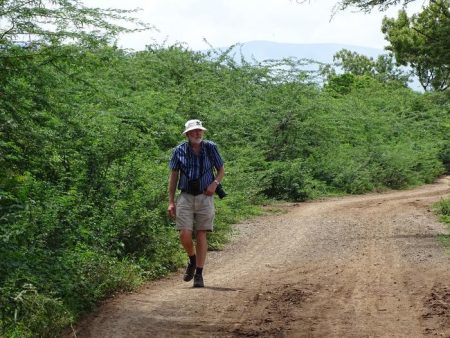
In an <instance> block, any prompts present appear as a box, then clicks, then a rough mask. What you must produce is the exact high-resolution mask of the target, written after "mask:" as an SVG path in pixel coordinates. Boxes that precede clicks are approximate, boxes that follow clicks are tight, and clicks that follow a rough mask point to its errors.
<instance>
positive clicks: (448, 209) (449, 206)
mask: <svg viewBox="0 0 450 338" xmlns="http://www.w3.org/2000/svg"><path fill="white" fill-rule="evenodd" d="M434 209H435V212H436V213H437V214H438V215H439V216H440V218H441V220H442V221H443V222H445V223H446V224H447V227H448V229H449V231H450V199H446V200H441V201H439V202H438V203H436V204H435V205H434ZM439 240H440V242H441V243H442V244H443V245H444V246H445V247H446V248H447V249H449V250H450V235H440V236H439Z"/></svg>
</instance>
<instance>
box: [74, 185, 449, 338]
mask: <svg viewBox="0 0 450 338" xmlns="http://www.w3.org/2000/svg"><path fill="white" fill-rule="evenodd" d="M449 191H450V190H449V178H448V177H447V178H443V179H440V180H439V181H438V182H436V183H435V184H431V185H426V186H423V187H420V188H417V189H413V190H408V191H397V192H389V193H382V194H370V195H364V196H351V197H344V198H333V199H327V200H324V201H318V202H310V203H300V204H297V205H291V206H288V207H287V208H286V210H287V212H286V213H283V214H278V215H271V216H265V217H260V218H257V219H255V220H252V221H249V222H246V223H242V224H237V225H236V226H235V229H236V232H237V234H236V236H235V237H234V239H233V241H232V243H230V244H229V245H227V247H226V248H225V250H223V251H221V252H211V253H210V254H209V256H208V262H207V267H206V268H205V271H204V276H205V284H206V287H205V288H204V289H193V288H192V286H191V285H192V284H191V283H185V282H183V281H182V280H181V278H182V273H183V272H182V271H181V270H180V271H179V272H178V273H177V274H174V275H172V276H170V277H168V278H166V279H163V280H160V281H156V282H152V283H149V284H147V285H146V286H145V287H143V288H142V289H141V290H140V291H139V292H136V293H132V294H127V295H120V296H118V297H116V298H114V299H111V300H109V301H107V302H105V304H103V305H102V306H101V307H100V308H99V309H98V311H96V312H95V313H94V314H92V315H91V316H89V318H86V319H85V320H83V321H82V322H81V323H80V324H79V325H78V326H77V327H76V335H77V337H79V338H81V337H93V338H101V337H109V338H110V337H423V336H438V337H450V254H449V253H448V252H445V250H444V249H443V247H442V246H441V245H440V244H439V243H438V242H437V239H436V237H437V236H438V235H439V234H443V235H446V236H448V231H446V229H445V227H444V226H443V225H442V224H440V223H439V222H438V221H437V219H436V217H435V215H434V214H433V213H432V211H431V208H430V206H431V204H432V203H433V202H435V201H438V200H440V199H441V198H443V197H445V196H449ZM72 336H73V335H72Z"/></svg>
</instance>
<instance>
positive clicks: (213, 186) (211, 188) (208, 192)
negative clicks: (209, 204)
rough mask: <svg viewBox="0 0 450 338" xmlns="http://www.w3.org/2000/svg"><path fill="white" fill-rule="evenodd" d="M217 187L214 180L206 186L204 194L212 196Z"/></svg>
mask: <svg viewBox="0 0 450 338" xmlns="http://www.w3.org/2000/svg"><path fill="white" fill-rule="evenodd" d="M216 188H217V183H216V182H212V183H211V184H210V185H208V188H206V190H205V193H204V194H205V195H207V196H212V195H214V193H215V192H216Z"/></svg>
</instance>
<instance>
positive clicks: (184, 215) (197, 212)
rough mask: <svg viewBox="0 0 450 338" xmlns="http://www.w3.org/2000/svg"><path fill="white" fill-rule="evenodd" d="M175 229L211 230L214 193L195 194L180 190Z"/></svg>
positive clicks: (213, 212)
mask: <svg viewBox="0 0 450 338" xmlns="http://www.w3.org/2000/svg"><path fill="white" fill-rule="evenodd" d="M176 214H177V219H176V224H177V229H178V230H181V229H187V230H191V231H193V230H194V224H195V230H207V231H213V227H214V225H213V221H214V216H215V208H214V195H213V196H207V195H205V194H200V195H197V196H194V195H191V194H188V193H185V192H182V193H181V194H180V195H179V196H178V199H177V207H176Z"/></svg>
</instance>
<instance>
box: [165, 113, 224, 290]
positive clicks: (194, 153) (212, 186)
mask: <svg viewBox="0 0 450 338" xmlns="http://www.w3.org/2000/svg"><path fill="white" fill-rule="evenodd" d="M205 130H206V128H204V127H203V125H202V122H201V121H200V120H189V121H187V122H186V124H185V130H184V131H183V134H184V135H185V136H186V137H187V141H186V142H183V143H181V144H179V145H178V146H177V147H176V148H175V149H174V151H173V154H172V158H171V160H170V163H169V167H170V170H171V172H170V176H169V207H168V209H167V211H168V214H169V216H170V217H172V218H175V219H176V227H177V229H178V230H179V232H180V241H181V244H182V246H183V248H184V249H185V251H186V253H187V254H188V256H189V262H188V265H187V267H186V272H185V274H184V278H183V280H184V281H186V282H189V281H190V280H192V278H194V287H203V286H204V282H203V275H202V273H203V266H204V264H205V261H206V253H207V251H208V241H207V237H206V235H207V232H210V231H213V220H214V215H215V209H214V192H215V191H216V188H217V186H218V185H219V183H220V182H221V180H222V178H223V176H224V173H225V172H224V167H223V160H222V157H221V156H220V154H219V151H218V149H217V146H216V144H215V143H213V142H211V141H207V140H203V133H204V131H205ZM214 168H215V169H216V175H215V176H214V170H213V169H214ZM177 184H178V188H179V189H180V190H181V193H180V195H179V197H178V199H177V201H176V203H175V192H176V189H177ZM194 230H195V234H196V235H195V239H196V240H195V244H194V241H193V240H192V233H193V231H194Z"/></svg>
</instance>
